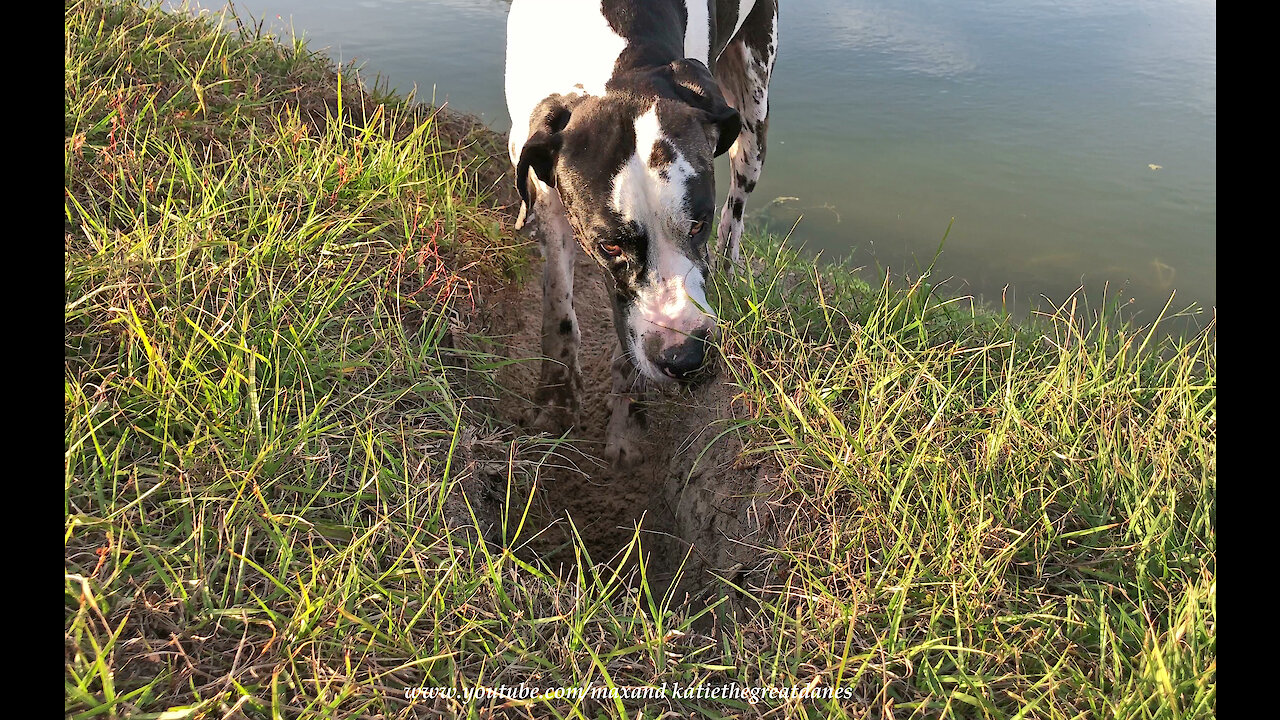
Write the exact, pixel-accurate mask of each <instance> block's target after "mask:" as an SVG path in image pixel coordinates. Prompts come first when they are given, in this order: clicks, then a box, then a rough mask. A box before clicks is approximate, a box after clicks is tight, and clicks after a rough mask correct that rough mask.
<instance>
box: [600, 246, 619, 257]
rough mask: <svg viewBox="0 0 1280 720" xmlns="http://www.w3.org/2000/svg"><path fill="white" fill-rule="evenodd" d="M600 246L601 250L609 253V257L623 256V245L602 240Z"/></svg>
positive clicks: (606, 253)
mask: <svg viewBox="0 0 1280 720" xmlns="http://www.w3.org/2000/svg"><path fill="white" fill-rule="evenodd" d="M599 247H600V252H602V253H604V254H605V255H607V256H608V257H611V258H616V257H619V256H621V255H622V246H621V245H615V244H613V243H607V242H602V243H600V245H599Z"/></svg>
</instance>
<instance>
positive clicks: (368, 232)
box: [64, 1, 1217, 718]
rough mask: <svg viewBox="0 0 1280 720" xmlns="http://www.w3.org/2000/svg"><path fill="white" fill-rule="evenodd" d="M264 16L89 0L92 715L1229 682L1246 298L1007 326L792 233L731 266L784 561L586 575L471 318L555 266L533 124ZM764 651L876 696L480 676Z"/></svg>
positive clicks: (73, 24)
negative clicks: (719, 599)
mask: <svg viewBox="0 0 1280 720" xmlns="http://www.w3.org/2000/svg"><path fill="white" fill-rule="evenodd" d="M214 19H215V20H218V18H217V16H215V18H214ZM226 24H227V26H228V27H231V28H236V27H237V26H238V32H232V33H222V32H220V31H218V29H217V23H216V22H210V21H208V20H201V21H196V20H191V19H188V18H186V17H184V16H179V15H170V14H164V13H161V12H157V11H152V10H144V9H140V8H139V7H138V6H137V5H135V4H133V3H104V2H96V1H94V2H89V1H85V2H72V3H67V4H66V12H65V31H66V72H65V89H66V96H65V106H64V109H65V145H64V160H65V174H64V180H65V193H64V207H65V217H64V234H65V243H64V258H65V346H64V411H65V418H66V419H65V436H66V438H65V440H66V442H65V448H66V452H65V456H64V467H65V476H64V510H65V519H66V522H65V528H64V545H65V562H64V571H65V603H64V608H65V610H64V612H65V615H64V619H65V622H64V631H65V634H64V659H65V665H64V680H65V688H66V692H65V713H66V715H67V716H69V717H95V716H97V717H115V716H120V717H172V718H177V717H217V718H220V717H228V716H230V717H235V716H237V713H238V714H240V715H242V716H245V717H264V718H265V717H333V718H345V717H361V716H369V717H377V716H382V717H419V716H431V717H434V716H445V717H450V716H460V717H467V716H475V717H480V716H489V715H493V714H499V715H503V714H505V715H511V716H526V715H527V716H532V717H593V718H594V717H646V718H655V717H659V716H662V715H663V713H666V712H674V713H677V714H678V716H683V717H721V716H724V717H755V716H758V715H761V714H763V713H766V712H768V711H772V712H773V715H774V716H778V717H864V716H866V715H867V714H874V715H882V716H889V715H892V716H894V717H913V716H916V717H998V718H1006V717H1007V718H1014V717H1041V718H1072V717H1110V716H1115V717H1134V718H1147V717H1150V718H1157V717H1159V718H1186V717H1207V716H1212V715H1214V714H1215V708H1216V683H1217V681H1216V581H1217V571H1216V423H1217V406H1216V382H1217V381H1216V372H1217V371H1216V345H1215V344H1214V340H1213V335H1212V328H1210V331H1209V332H1207V333H1205V334H1202V335H1200V336H1197V337H1195V338H1192V339H1189V340H1169V339H1166V338H1164V336H1163V334H1162V333H1159V332H1152V331H1144V330H1137V329H1132V328H1128V327H1125V326H1122V325H1115V324H1112V323H1111V322H1109V321H1107V320H1106V319H1105V318H1103V319H1099V318H1096V317H1093V316H1091V315H1090V314H1088V313H1083V312H1076V313H1073V312H1071V309H1072V308H1071V307H1070V306H1068V307H1066V308H1064V309H1063V311H1062V312H1061V313H1060V314H1059V315H1057V316H1055V317H1050V318H1044V319H1043V320H1042V321H1041V324H1040V325H1039V326H1037V327H1035V328H1011V327H1008V326H1006V325H1004V324H1002V323H1000V322H997V321H995V320H992V319H991V318H988V317H985V316H978V315H975V314H974V313H973V312H971V311H969V310H968V309H967V306H965V305H962V304H961V303H958V302H955V301H947V300H945V299H942V298H939V297H935V296H934V295H933V294H932V293H931V292H930V288H929V287H928V286H927V284H925V283H918V284H916V285H915V286H913V287H909V288H891V287H887V286H886V287H871V286H868V285H866V284H865V283H864V282H862V281H860V280H858V279H857V278H856V276H855V275H854V274H852V273H850V272H847V271H845V270H842V269H839V268H831V269H827V270H822V271H815V270H814V269H813V266H812V263H810V262H808V261H806V260H804V259H802V258H800V257H798V256H796V255H794V254H792V253H790V252H789V251H787V250H786V249H785V247H784V246H783V244H782V243H780V242H779V241H777V240H776V239H764V238H756V239H754V240H753V241H752V242H751V243H750V246H749V250H750V255H751V257H752V258H753V264H752V268H751V272H750V273H748V274H746V275H744V276H742V277H735V278H720V279H718V280H717V281H716V286H715V288H714V291H713V302H714V303H715V304H716V306H717V307H718V308H719V309H720V310H721V314H722V316H723V318H724V323H725V325H724V338H725V342H724V356H725V359H724V375H725V377H727V378H729V379H731V381H732V382H733V383H734V384H735V385H736V390H735V392H736V399H735V412H734V413H733V415H732V417H731V418H730V417H726V419H725V420H724V421H723V422H722V423H720V424H719V425H718V426H717V431H718V432H724V433H734V434H736V435H738V436H740V437H741V438H742V441H743V443H744V452H743V454H742V456H741V458H740V459H739V463H740V464H742V465H744V466H746V465H751V464H752V463H762V464H767V465H768V466H769V467H771V468H778V469H779V470H778V472H777V473H776V475H775V476H773V477H771V485H770V488H771V489H770V491H769V492H768V494H767V495H762V496H761V497H759V498H758V501H759V507H760V512H762V513H765V514H769V515H771V516H774V517H778V518H786V522H785V523H779V527H778V528H777V531H776V533H775V535H776V541H777V542H776V543H775V544H776V547H771V548H761V550H760V552H759V558H760V564H759V566H758V567H753V568H751V571H752V572H751V574H750V575H749V578H750V580H751V582H750V587H745V586H744V587H743V588H742V590H744V591H746V593H747V594H748V595H750V596H751V597H754V598H755V600H756V602H757V603H758V604H757V605H755V606H752V607H750V609H749V611H747V612H743V613H740V614H739V615H738V616H737V617H733V616H730V615H726V614H724V613H720V612H718V610H719V609H718V608H713V609H712V610H705V609H703V608H701V607H696V606H687V605H682V604H681V603H680V602H679V601H678V598H675V597H667V596H663V595H662V594H660V593H658V592H656V589H655V587H654V586H652V585H650V584H649V583H648V582H645V581H643V580H639V581H637V580H634V579H630V578H627V577H624V576H622V575H620V574H618V573H615V572H613V571H612V570H610V569H609V566H607V565H605V564H593V563H592V562H591V560H592V559H590V558H588V557H587V556H586V553H585V550H586V549H585V548H579V549H578V551H577V557H578V558H579V571H578V572H576V573H574V574H573V575H572V576H571V577H570V578H569V579H568V580H565V579H564V578H562V577H560V576H559V575H557V574H556V573H554V572H552V571H551V570H550V569H549V568H547V567H544V566H542V565H541V564H539V563H538V562H537V561H536V559H531V558H529V557H527V555H525V554H521V553H517V552H515V551H514V550H515V548H516V546H518V545H519V544H520V541H521V538H525V537H528V536H529V535H530V534H532V533H535V532H536V530H537V528H534V527H531V526H530V521H529V517H528V516H527V515H526V513H525V510H526V508H527V503H529V500H528V496H529V494H530V493H532V494H534V495H536V494H537V492H538V490H537V483H538V482H539V478H540V477H541V475H540V469H541V468H542V467H543V466H544V465H545V464H547V463H549V462H554V458H555V454H556V444H555V443H554V442H552V441H550V440H548V439H546V438H538V437H529V436H527V435H525V434H524V433H523V432H522V431H521V430H519V429H518V428H512V427H508V426H505V425H504V424H502V423H499V422H497V421H495V420H494V419H492V418H490V417H488V416H486V415H485V413H484V412H483V408H484V403H483V402H482V400H483V398H484V397H485V396H488V395H491V394H493V393H497V392H499V389H498V388H496V387H495V386H494V385H493V377H494V374H495V371H496V369H497V367H498V366H499V365H500V364H501V363H502V362H505V360H503V359H502V358H498V357H493V356H489V355H485V354H484V353H481V352H479V351H477V350H476V349H475V348H476V347H479V346H481V345H482V344H478V343H473V342H471V341H470V339H469V338H467V337H466V336H465V333H464V332H463V330H462V328H463V326H464V324H465V323H463V321H462V318H463V317H464V316H465V315H466V314H467V313H469V312H472V311H473V310H474V308H475V306H476V305H483V304H484V303H485V302H486V300H487V298H488V297H489V296H490V295H489V294H488V293H487V289H489V288H494V287H498V286H501V285H503V284H507V283H516V282H522V281H524V280H525V279H526V277H527V276H529V275H530V273H529V272H528V266H529V264H530V262H531V261H530V259H529V250H528V248H526V247H523V246H521V244H520V242H519V241H517V240H515V239H513V237H512V232H511V230H510V228H509V214H508V212H507V211H506V210H505V209H504V203H505V202H506V200H507V198H508V194H509V190H508V189H507V187H508V185H509V182H508V181H506V180H505V179H503V178H501V177H500V176H499V173H500V172H501V168H502V166H503V163H504V161H503V160H502V159H501V156H502V149H501V146H500V142H499V141H497V140H496V139H495V138H493V137H492V136H491V135H490V134H488V133H485V132H483V131H482V130H481V129H479V128H476V127H475V126H474V125H473V124H471V123H469V122H467V121H466V120H465V119H462V118H458V117H455V116H452V115H449V114H446V113H438V112H434V111H432V110H431V109H430V108H423V107H418V106H412V105H408V104H406V103H404V102H403V99H400V98H395V97H391V96H387V95H384V94H381V93H379V92H377V91H368V90H365V89H361V88H359V87H358V86H357V85H356V84H355V83H354V82H353V78H352V77H351V76H350V74H348V73H345V72H344V73H342V74H338V73H335V72H334V69H333V68H332V67H331V66H330V65H329V64H328V63H327V62H326V61H325V60H324V59H323V58H322V57H321V56H318V55H316V54H314V53H313V52H311V51H310V50H308V49H307V48H305V47H303V46H302V45H299V44H297V43H292V42H289V41H283V42H281V41H279V39H277V38H272V37H270V36H269V35H267V34H265V33H263V32H262V31H261V30H260V29H258V28H253V27H245V26H243V25H238V23H237V22H236V21H235V20H234V19H232V18H230V17H228V18H227V19H226ZM495 156H496V157H497V160H496V161H494V157H495ZM480 466H483V467H484V469H485V471H484V472H483V473H482V472H481V471H480V469H479V468H480ZM495 468H496V470H495ZM494 477H496V478H498V479H499V482H498V483H497V484H496V485H492V484H490V485H487V486H484V487H481V486H480V484H481V480H482V478H488V479H487V480H484V482H486V483H492V479H493V478H494ZM481 496H486V497H488V498H489V499H490V500H493V501H494V502H496V503H497V504H498V505H499V506H500V507H501V510H500V514H501V517H502V519H503V521H504V523H503V528H502V533H501V535H502V536H503V537H504V538H506V542H497V543H495V542H483V541H481V540H480V539H479V538H477V537H476V534H475V533H474V532H470V531H467V530H466V529H465V528H463V527H461V526H463V525H466V524H467V523H466V519H467V518H468V517H469V515H470V513H472V512H479V509H478V502H479V500H478V498H480V497H481ZM495 498H496V499H495ZM594 559H595V560H599V558H594ZM746 577H748V576H745V575H743V576H737V575H735V576H732V577H728V578H726V581H727V582H730V583H744V582H745V580H744V579H743V578H746ZM731 591H732V588H729V587H726V590H725V594H726V595H728V594H730V592H731ZM712 615H716V616H717V617H716V619H715V621H714V622H709V620H710V618H711V616H712ZM726 683H727V684H734V685H738V686H741V687H744V688H759V687H775V688H806V687H808V688H832V687H839V688H843V689H844V690H845V691H846V692H847V693H848V695H849V696H850V697H848V698H846V699H842V700H825V699H815V698H808V699H803V700H801V699H790V700H785V699H779V698H777V697H769V696H767V695H766V696H763V697H757V698H756V700H757V701H756V702H754V703H752V702H750V701H749V700H747V699H724V698H708V697H697V696H692V697H688V696H676V695H675V694H674V693H671V692H669V691H668V693H667V697H665V698H662V699H653V698H650V699H647V700H641V699H623V698H617V699H585V700H574V699H564V698H555V697H550V696H543V697H535V698H512V697H505V698H504V697H493V696H487V695H486V696H485V697H483V698H480V699H466V698H464V697H463V693H466V692H481V693H487V691H489V690H496V689H500V688H502V686H508V687H517V686H521V687H525V688H529V687H538V688H556V687H582V686H588V685H590V686H593V687H604V688H606V689H608V688H637V687H650V688H663V687H664V686H665V687H666V688H668V689H670V688H673V687H674V686H675V685H676V684H679V685H680V686H681V688H687V687H690V686H694V687H696V686H702V687H703V689H704V694H705V693H708V692H710V691H711V690H712V689H713V688H719V687H720V686H722V685H724V684H726ZM424 687H435V688H442V689H446V690H452V691H454V692H455V693H456V695H455V696H454V697H434V698H425V697H415V698H409V697H407V693H406V688H424Z"/></svg>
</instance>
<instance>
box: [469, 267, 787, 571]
mask: <svg viewBox="0 0 1280 720" xmlns="http://www.w3.org/2000/svg"><path fill="white" fill-rule="evenodd" d="M541 274H542V270H541V261H538V264H537V265H536V266H535V267H534V269H533V271H532V272H531V273H529V275H528V278H527V280H526V281H525V282H524V283H523V284H520V285H509V286H506V287H501V288H494V289H492V290H491V291H490V292H488V293H486V297H485V298H483V301H482V303H481V305H480V306H479V307H478V309H477V311H476V312H475V313H474V315H473V317H472V318H470V320H469V322H468V327H467V332H468V333H471V334H473V335H478V336H485V337H490V338H498V341H497V343H498V344H497V345H496V346H494V347H491V348H487V349H488V350H489V351H491V352H494V353H497V354H500V355H502V356H505V357H507V358H509V359H511V360H514V361H518V362H512V363H511V364H509V365H506V366H505V367H504V368H502V369H501V370H500V371H499V372H498V378H497V379H498V382H499V384H500V385H501V387H502V390H503V392H502V396H501V397H499V398H497V399H495V400H493V401H491V402H490V403H489V407H488V408H486V410H487V412H488V413H489V414H490V415H492V416H493V417H495V418H497V419H498V420H499V421H500V422H502V423H505V424H507V425H508V426H509V427H512V428H518V427H519V425H520V422H521V419H522V417H525V416H526V410H527V409H528V408H530V407H531V406H532V402H531V400H530V399H529V398H531V397H532V396H533V394H534V392H535V391H536V389H537V382H538V372H539V363H540V360H539V359H538V358H539V356H540V348H541V335H540V333H541V327H542V319H541V312H542V283H541ZM574 285H575V288H574V305H575V308H576V311H577V315H578V324H579V327H580V330H581V335H582V340H581V347H580V350H579V360H580V363H581V365H582V373H583V385H584V397H583V398H582V403H581V408H582V410H581V418H580V422H579V424H578V425H577V426H575V427H574V428H572V429H571V430H570V432H569V435H568V439H569V442H568V443H566V444H565V445H564V446H563V447H562V448H561V449H560V450H559V451H558V453H557V458H556V459H555V460H554V461H553V462H549V463H547V464H546V465H545V466H544V467H542V468H540V471H539V486H540V487H539V489H538V491H537V493H536V495H537V502H536V503H535V508H537V511H538V517H536V518H535V520H534V523H532V524H533V525H534V526H536V528H549V529H548V530H547V531H545V532H543V533H542V534H541V535H540V536H538V537H537V539H536V540H535V541H534V542H533V543H531V544H530V545H529V546H528V550H527V551H528V552H531V553H533V554H536V555H538V556H539V557H540V558H541V559H542V560H544V561H548V562H549V563H550V564H551V565H552V566H553V567H555V566H556V565H557V563H560V564H565V565H572V564H573V563H574V560H573V554H572V552H573V551H572V549H571V548H572V545H571V543H570V542H569V541H570V539H571V537H572V531H571V529H570V526H569V522H568V521H569V520H572V523H573V525H574V526H576V528H577V530H578V532H579V533H580V535H581V536H582V539H583V544H584V546H585V547H586V548H587V550H588V552H589V553H590V555H591V559H592V560H593V562H596V563H601V562H609V563H610V564H615V563H616V562H617V558H618V556H619V553H620V552H621V551H622V550H624V549H625V548H626V547H627V545H628V544H629V543H630V542H631V541H632V538H633V537H634V535H635V533H636V529H637V527H639V529H640V537H641V548H642V549H643V553H644V555H645V557H646V558H647V574H648V576H649V577H650V579H651V580H653V581H656V585H657V586H658V587H659V588H665V587H667V586H669V585H670V583H671V581H672V580H673V579H674V578H676V577H677V570H678V569H679V568H680V567H681V565H682V564H683V566H684V568H683V571H682V572H680V573H679V577H680V586H679V587H680V590H682V591H687V592H690V593H693V594H703V593H705V592H707V591H711V590H712V587H713V576H720V577H725V578H727V579H729V580H731V581H734V582H735V583H746V582H748V581H749V576H750V574H751V571H752V570H754V569H756V565H757V564H759V563H760V562H762V561H763V559H764V558H765V557H766V555H767V553H765V552H763V547H764V546H766V545H767V536H768V535H769V529H770V528H771V527H772V526H773V522H772V521H771V519H770V517H769V513H768V510H767V507H768V506H767V504H766V503H765V502H764V494H765V493H766V492H767V490H768V488H769V487H770V485H771V483H770V478H771V477H776V469H775V468H771V467H768V466H767V465H762V464H750V463H746V462H743V460H742V459H741V458H740V457H739V453H740V451H741V448H742V444H741V440H740V437H739V434H738V432H737V431H736V430H732V429H731V425H732V421H733V419H734V417H735V412H734V403H733V397H734V394H735V389H734V388H733V386H732V385H731V384H729V383H727V382H725V381H724V379H723V377H724V373H723V372H721V373H720V374H719V376H718V377H717V378H716V379H713V380H710V381H707V382H705V383H703V384H702V385H700V386H699V387H697V388H695V389H681V390H678V391H668V392H665V393H663V394H660V395H655V396H653V397H652V399H651V400H650V401H649V404H648V423H647V430H646V434H645V436H644V438H643V453H642V459H641V460H640V461H639V462H638V463H636V464H635V465H634V466H632V467H630V468H627V469H625V470H615V469H613V468H611V467H610V466H609V464H608V463H606V462H605V461H603V460H601V459H600V457H601V456H602V455H603V452H604V446H605V428H606V426H607V425H608V422H609V412H610V403H609V397H610V392H611V389H612V388H611V379H610V373H609V365H610V361H611V359H612V351H613V344H614V343H615V341H616V337H617V336H616V335H615V333H614V330H613V313H612V305H611V302H610V299H609V295H608V292H607V290H606V288H605V284H604V280H603V277H602V275H601V270H600V268H599V267H598V266H597V265H595V263H593V262H592V261H591V260H590V259H588V258H587V257H586V256H585V254H584V253H582V252H581V251H580V250H579V252H578V259H577V265H576V269H575V277H574ZM521 432H529V431H528V430H521ZM489 495H490V497H492V495H493V493H492V492H491V493H489ZM524 534H525V535H526V536H528V535H532V532H531V531H529V530H526V532H525V533H524ZM627 564H628V565H632V566H633V565H634V563H633V562H628V563H627Z"/></svg>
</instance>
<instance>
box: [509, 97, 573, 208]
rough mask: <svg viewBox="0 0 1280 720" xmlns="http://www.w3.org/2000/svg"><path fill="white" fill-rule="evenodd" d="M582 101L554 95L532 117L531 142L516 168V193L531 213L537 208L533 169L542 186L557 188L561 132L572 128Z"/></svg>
mask: <svg viewBox="0 0 1280 720" xmlns="http://www.w3.org/2000/svg"><path fill="white" fill-rule="evenodd" d="M578 100H579V98H577V97H565V96H564V95H558V94H557V95H552V96H550V97H548V98H547V99H545V100H543V101H542V102H540V103H538V106H537V107H536V108H534V109H533V112H532V113H530V114H529V139H527V140H525V141H524V148H522V149H521V150H520V162H519V163H517V164H516V190H517V191H518V192H519V193H520V199H521V200H522V201H524V204H525V207H526V208H528V209H532V207H533V198H531V197H530V195H529V170H530V169H532V170H533V172H534V173H535V174H536V175H537V176H538V179H539V180H541V181H542V182H544V183H546V184H547V185H549V186H551V187H555V186H556V175H555V167H556V159H557V158H558V157H559V156H560V147H561V145H562V144H563V143H564V138H563V137H562V135H561V132H562V131H563V130H564V128H565V126H566V125H568V124H569V118H570V117H572V115H573V106H574V105H576V104H577V102H578Z"/></svg>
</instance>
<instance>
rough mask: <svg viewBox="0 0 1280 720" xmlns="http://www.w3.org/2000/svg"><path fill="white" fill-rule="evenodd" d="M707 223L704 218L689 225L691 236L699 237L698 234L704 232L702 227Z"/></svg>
mask: <svg viewBox="0 0 1280 720" xmlns="http://www.w3.org/2000/svg"><path fill="white" fill-rule="evenodd" d="M705 225H706V222H704V221H702V220H694V221H693V224H692V225H690V226H689V237H697V236H698V234H699V233H701V232H702V228H703V226H705Z"/></svg>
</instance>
